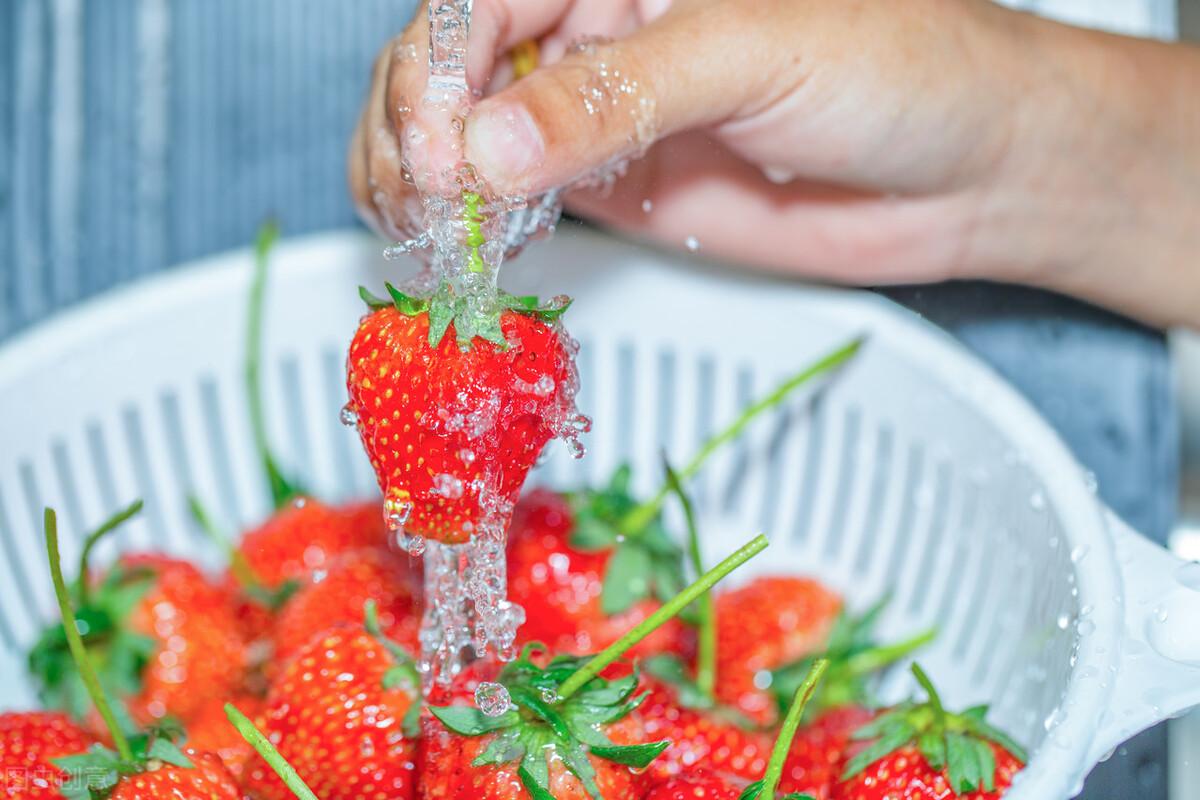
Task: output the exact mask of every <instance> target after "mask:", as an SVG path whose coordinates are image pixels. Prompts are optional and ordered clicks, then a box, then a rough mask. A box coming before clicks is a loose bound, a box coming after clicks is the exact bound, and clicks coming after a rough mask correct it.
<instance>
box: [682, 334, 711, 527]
mask: <svg viewBox="0 0 1200 800" xmlns="http://www.w3.org/2000/svg"><path fill="white" fill-rule="evenodd" d="M716 376H717V363H716V359H714V358H713V357H712V355H710V354H705V355H702V356H700V358H699V359H697V361H696V388H695V394H694V395H693V397H695V398H696V417H695V419H694V420H693V424H694V426H695V427H693V428H692V446H691V448H690V450H689V453H694V452H696V451H697V450H699V449H700V447H701V445H703V444H704V442H706V441H707V440H708V438H709V437H710V436H712V435H713V434H714V433H715V432H716V426H715V423H714V420H713V417H714V416H715V412H716V409H715V408H714V406H715V397H714V393H715V392H716V383H717V380H716ZM710 471H711V470H701V471H700V474H698V475H697V476H696V477H695V478H694V479H693V480H692V485H691V487H690V488H691V491H692V497H693V499H694V500H695V502H696V507H697V508H699V509H701V510H703V509H706V508H708V473H709V472H710Z"/></svg>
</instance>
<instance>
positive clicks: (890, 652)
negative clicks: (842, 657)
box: [846, 628, 937, 675]
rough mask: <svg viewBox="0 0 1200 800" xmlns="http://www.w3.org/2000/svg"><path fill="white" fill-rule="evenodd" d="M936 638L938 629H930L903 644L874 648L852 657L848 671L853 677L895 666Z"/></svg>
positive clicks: (848, 662) (847, 667)
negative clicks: (891, 665)
mask: <svg viewBox="0 0 1200 800" xmlns="http://www.w3.org/2000/svg"><path fill="white" fill-rule="evenodd" d="M936 638H937V628H929V629H928V630H925V631H922V632H921V633H918V634H917V635H916V636H911V637H909V638H908V639H905V640H904V641H902V642H896V643H895V644H887V645H880V646H879V647H872V648H871V649H869V650H864V651H863V652H861V653H858V654H856V655H853V656H851V657H850V658H849V660H848V661H847V662H846V670H847V671H848V672H849V673H850V674H851V675H870V674H871V673H873V672H878V671H879V670H881V669H883V668H884V667H886V666H888V665H890V664H894V663H895V662H897V661H899V660H900V659H902V658H904V657H905V656H906V655H908V654H909V653H911V652H913V651H914V650H919V649H920V648H922V647H924V646H925V645H927V644H929V643H930V642H932V641H933V640H934V639H936Z"/></svg>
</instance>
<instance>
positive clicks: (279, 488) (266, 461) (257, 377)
mask: <svg viewBox="0 0 1200 800" xmlns="http://www.w3.org/2000/svg"><path fill="white" fill-rule="evenodd" d="M278 238H279V226H278V225H276V224H275V223H274V222H267V223H265V224H264V225H263V226H262V227H261V228H260V229H259V231H258V239H257V240H256V241H255V243H254V278H253V280H252V281H251V283H250V303H249V307H248V309H247V312H246V354H245V365H244V370H245V380H246V402H247V404H248V405H249V407H250V430H251V433H252V434H253V436H254V447H255V449H257V450H258V457H259V461H260V462H261V463H262V465H263V469H264V471H265V472H266V473H267V484H268V486H269V488H270V490H271V503H272V505H273V506H274V507H275V508H277V509H278V508H282V507H283V505H284V504H285V503H287V502H288V501H289V500H291V499H292V498H293V497H296V496H297V495H298V494H300V491H299V490H298V489H297V488H296V487H295V486H293V485H292V484H291V483H290V482H289V481H288V480H287V479H286V478H285V477H283V471H282V470H280V469H279V464H278V462H277V461H276V460H275V457H274V456H273V455H271V447H270V444H269V443H268V442H267V423H266V414H265V412H264V410H263V402H262V369H261V362H262V329H263V307H264V305H265V302H264V300H265V297H266V291H267V267H268V266H269V264H270V255H271V248H272V247H274V245H275V241H276V240H277V239H278Z"/></svg>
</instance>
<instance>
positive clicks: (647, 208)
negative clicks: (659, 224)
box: [642, 197, 654, 214]
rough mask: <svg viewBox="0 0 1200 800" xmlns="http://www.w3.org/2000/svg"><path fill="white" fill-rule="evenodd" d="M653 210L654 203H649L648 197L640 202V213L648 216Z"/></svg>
mask: <svg viewBox="0 0 1200 800" xmlns="http://www.w3.org/2000/svg"><path fill="white" fill-rule="evenodd" d="M653 210H654V203H653V202H651V200H650V198H649V197H647V198H646V199H645V200H643V201H642V213H644V214H649V213H650V212H651V211H653Z"/></svg>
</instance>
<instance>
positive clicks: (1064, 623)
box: [1055, 613, 1071, 631]
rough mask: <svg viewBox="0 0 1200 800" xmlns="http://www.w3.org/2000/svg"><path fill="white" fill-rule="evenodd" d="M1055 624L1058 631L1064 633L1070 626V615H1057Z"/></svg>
mask: <svg viewBox="0 0 1200 800" xmlns="http://www.w3.org/2000/svg"><path fill="white" fill-rule="evenodd" d="M1055 624H1057V625H1058V629H1059V630H1060V631H1065V630H1066V629H1067V628H1068V627H1069V626H1070V625H1071V615H1070V614H1066V613H1063V614H1059V615H1058V619H1057V620H1055Z"/></svg>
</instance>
